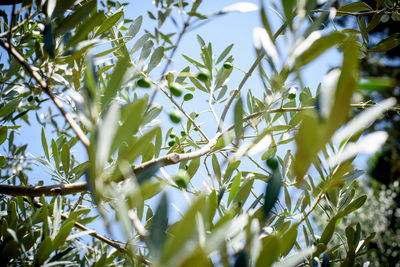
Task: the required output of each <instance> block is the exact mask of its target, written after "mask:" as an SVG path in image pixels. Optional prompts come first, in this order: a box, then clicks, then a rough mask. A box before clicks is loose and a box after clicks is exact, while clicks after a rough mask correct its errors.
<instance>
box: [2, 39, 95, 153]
mask: <svg viewBox="0 0 400 267" xmlns="http://www.w3.org/2000/svg"><path fill="white" fill-rule="evenodd" d="M0 45H1V46H3V47H4V48H5V49H6V50H7V51H8V52H10V53H11V54H12V55H13V56H14V58H15V59H16V60H17V61H18V62H19V63H20V64H21V65H22V66H23V67H24V68H25V69H26V71H27V72H28V73H29V74H30V75H31V76H32V77H33V78H34V79H35V80H36V81H37V83H38V84H39V85H40V87H42V89H43V91H44V92H45V93H46V94H47V95H48V96H49V97H50V99H51V100H52V101H53V103H54V104H55V105H56V106H57V108H58V110H59V111H60V112H61V114H62V115H63V116H64V118H65V120H66V121H67V122H68V124H69V125H70V126H71V128H72V130H73V131H74V132H75V134H76V135H77V137H78V138H79V140H81V142H82V143H83V145H84V146H85V147H86V148H88V147H89V145H90V142H89V139H88V138H87V136H86V135H85V133H84V132H83V131H82V129H81V128H80V127H79V125H78V124H77V123H76V122H75V121H74V120H73V118H72V116H71V115H70V114H69V113H68V112H67V111H66V110H65V109H64V108H63V105H62V103H61V101H60V100H58V99H57V98H56V97H55V96H54V94H53V93H52V92H51V90H50V88H49V86H48V84H47V83H46V82H45V81H44V80H43V79H42V77H40V75H39V73H37V72H36V71H35V70H33V69H32V68H31V66H30V65H29V63H28V62H26V61H25V59H24V57H23V56H22V55H21V54H20V53H19V52H18V51H17V50H16V49H15V48H14V47H12V46H10V45H9V44H7V43H5V42H3V41H2V40H0Z"/></svg>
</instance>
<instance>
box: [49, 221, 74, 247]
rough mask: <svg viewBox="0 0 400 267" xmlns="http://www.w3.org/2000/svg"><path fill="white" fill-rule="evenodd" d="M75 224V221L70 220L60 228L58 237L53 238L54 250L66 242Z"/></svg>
mask: <svg viewBox="0 0 400 267" xmlns="http://www.w3.org/2000/svg"><path fill="white" fill-rule="evenodd" d="M74 225H75V222H74V221H68V222H65V223H64V224H63V225H62V226H61V228H60V230H59V231H58V233H57V235H56V237H55V238H54V240H53V249H54V250H57V249H59V248H60V247H61V246H62V245H63V244H64V242H65V240H66V239H67V237H68V235H69V233H70V232H71V230H72V228H74Z"/></svg>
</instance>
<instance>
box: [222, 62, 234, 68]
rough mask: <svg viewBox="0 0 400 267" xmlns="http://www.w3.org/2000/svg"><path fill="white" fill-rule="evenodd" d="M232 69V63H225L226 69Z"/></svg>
mask: <svg viewBox="0 0 400 267" xmlns="http://www.w3.org/2000/svg"><path fill="white" fill-rule="evenodd" d="M232 68H233V65H232V63H230V62H225V63H224V69H227V70H229V69H232Z"/></svg>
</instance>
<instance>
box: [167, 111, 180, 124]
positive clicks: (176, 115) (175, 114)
mask: <svg viewBox="0 0 400 267" xmlns="http://www.w3.org/2000/svg"><path fill="white" fill-rule="evenodd" d="M169 118H170V120H171V121H172V122H173V123H179V122H180V121H181V119H182V118H181V115H180V114H179V113H178V112H177V111H174V112H171V113H170V114H169Z"/></svg>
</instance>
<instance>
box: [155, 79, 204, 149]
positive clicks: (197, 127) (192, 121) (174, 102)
mask: <svg viewBox="0 0 400 267" xmlns="http://www.w3.org/2000/svg"><path fill="white" fill-rule="evenodd" d="M153 84H155V85H156V86H157V87H158V88H159V89H160V90H161V92H163V93H164V94H165V95H166V96H167V97H168V98H169V100H170V101H171V102H172V103H173V104H174V105H175V106H176V107H177V108H178V109H179V111H180V112H182V113H183V115H185V117H186V118H187V119H188V120H189V121H190V122H191V123H192V124H193V126H194V128H196V129H197V130H198V131H199V133H200V134H201V135H202V136H203V137H204V139H206V141H207V142H208V141H210V139H209V138H208V137H207V135H206V134H205V133H204V132H203V130H202V129H201V128H200V127H199V126H198V125H197V123H196V122H195V121H194V120H193V119H192V117H190V115H189V114H187V112H185V111H184V110H183V108H182V107H181V106H180V105H179V104H178V103H177V102H176V101H175V99H174V98H173V97H172V96H171V95H169V94H168V93H167V91H165V89H164V88H163V87H162V86H161V84H159V83H156V82H153Z"/></svg>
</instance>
